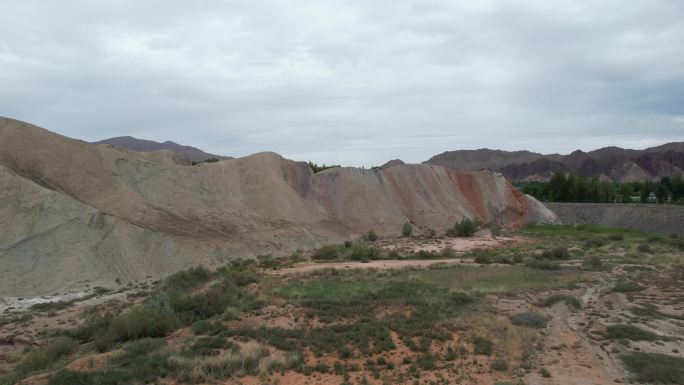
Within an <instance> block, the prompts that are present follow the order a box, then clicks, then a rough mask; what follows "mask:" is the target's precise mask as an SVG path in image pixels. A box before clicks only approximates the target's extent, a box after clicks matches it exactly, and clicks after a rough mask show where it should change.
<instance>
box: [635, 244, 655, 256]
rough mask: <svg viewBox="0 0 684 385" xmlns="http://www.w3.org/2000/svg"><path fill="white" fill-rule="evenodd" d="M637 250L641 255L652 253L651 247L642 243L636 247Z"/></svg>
mask: <svg viewBox="0 0 684 385" xmlns="http://www.w3.org/2000/svg"><path fill="white" fill-rule="evenodd" d="M637 250H638V251H640V252H642V253H648V254H651V253H653V249H652V248H651V246H650V245H648V244H646V243H642V244H640V245H639V246H637Z"/></svg>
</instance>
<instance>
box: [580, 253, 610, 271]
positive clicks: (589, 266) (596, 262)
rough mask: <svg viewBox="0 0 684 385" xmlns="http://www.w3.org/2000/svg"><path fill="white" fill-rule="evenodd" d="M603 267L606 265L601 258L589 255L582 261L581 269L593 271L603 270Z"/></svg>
mask: <svg viewBox="0 0 684 385" xmlns="http://www.w3.org/2000/svg"><path fill="white" fill-rule="evenodd" d="M605 268H606V265H605V264H604V263H603V261H602V260H601V258H599V257H598V256H596V255H594V256H591V257H589V258H587V259H585V260H583V261H582V269H583V270H589V271H594V270H604V269H605Z"/></svg>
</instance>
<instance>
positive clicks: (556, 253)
mask: <svg viewBox="0 0 684 385" xmlns="http://www.w3.org/2000/svg"><path fill="white" fill-rule="evenodd" d="M538 257H539V258H541V259H548V260H566V259H570V252H569V251H568V248H567V247H562V246H556V247H554V248H551V249H546V250H544V251H543V252H542V253H541V255H539V256H538Z"/></svg>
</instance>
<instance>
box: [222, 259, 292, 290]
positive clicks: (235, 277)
mask: <svg viewBox="0 0 684 385" xmlns="http://www.w3.org/2000/svg"><path fill="white" fill-rule="evenodd" d="M293 254H294V253H293ZM300 258H301V254H300ZM225 280H226V281H227V282H230V283H232V284H233V285H235V286H238V287H244V286H247V285H249V284H251V283H256V282H259V279H258V278H257V276H256V275H254V274H253V273H249V272H244V271H235V272H231V273H228V274H227V275H226V277H225Z"/></svg>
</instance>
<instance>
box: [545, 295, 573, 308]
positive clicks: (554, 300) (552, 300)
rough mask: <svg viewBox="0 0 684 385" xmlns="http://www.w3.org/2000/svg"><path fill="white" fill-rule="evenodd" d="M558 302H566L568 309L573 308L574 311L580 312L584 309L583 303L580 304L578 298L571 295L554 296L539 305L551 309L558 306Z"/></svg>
mask: <svg viewBox="0 0 684 385" xmlns="http://www.w3.org/2000/svg"><path fill="white" fill-rule="evenodd" d="M558 302H565V304H566V305H567V306H568V307H571V308H573V309H577V310H579V309H581V308H582V303H581V302H580V300H579V299H577V298H576V297H573V296H571V295H567V294H554V295H552V296H550V297H548V298H547V299H545V300H543V301H541V302H540V303H539V306H542V307H551V306H553V305H555V304H557V303H558Z"/></svg>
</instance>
